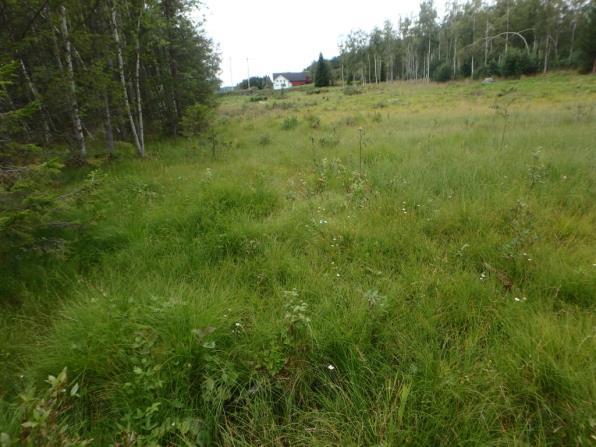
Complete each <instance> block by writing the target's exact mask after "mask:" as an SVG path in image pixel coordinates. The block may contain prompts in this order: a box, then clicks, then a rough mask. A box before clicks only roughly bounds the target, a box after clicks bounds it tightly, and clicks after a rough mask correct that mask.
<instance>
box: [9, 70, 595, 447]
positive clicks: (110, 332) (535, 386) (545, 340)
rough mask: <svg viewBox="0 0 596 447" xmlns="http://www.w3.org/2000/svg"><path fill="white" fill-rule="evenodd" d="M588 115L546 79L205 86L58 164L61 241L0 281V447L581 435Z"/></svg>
mask: <svg viewBox="0 0 596 447" xmlns="http://www.w3.org/2000/svg"><path fill="white" fill-rule="evenodd" d="M346 93H352V94H346ZM595 108H596V77H594V76H575V75H570V74H553V75H548V76H544V77H536V78H528V79H522V80H519V81H497V82H496V83H494V84H492V85H482V84H481V83H479V82H454V83H449V84H443V85H440V84H425V83H413V82H410V83H408V82H398V83H393V84H382V85H379V86H367V87H365V88H351V89H350V90H349V91H347V92H344V90H343V89H341V88H331V89H328V90H327V89H326V90H323V91H320V92H319V93H318V94H317V93H315V92H314V91H312V90H298V91H294V92H286V93H285V94H284V97H283V98H282V97H280V95H279V93H276V94H275V95H273V94H272V93H269V94H268V97H267V98H261V100H251V97H250V96H239V95H236V96H225V97H223V98H222V102H221V105H220V107H219V113H220V115H221V122H220V124H219V125H218V127H217V129H216V131H215V133H214V135H212V136H210V137H209V138H205V139H204V140H185V139H179V140H178V141H176V142H173V141H168V142H163V143H159V144H153V145H150V146H148V154H149V157H148V158H147V159H145V160H139V159H136V158H134V157H133V156H127V155H122V156H121V157H120V159H118V160H116V161H115V162H109V163H108V162H106V163H100V162H99V161H98V162H97V163H95V164H96V165H97V166H96V167H89V168H87V170H86V172H87V175H86V176H84V175H81V174H80V172H79V173H77V172H72V173H71V174H70V176H71V178H70V180H69V188H72V189H75V188H77V187H78V185H80V184H81V182H83V181H85V182H87V183H89V182H91V183H93V185H95V186H94V189H93V192H92V193H91V194H90V196H88V197H87V198H86V199H85V200H84V201H82V202H81V203H80V205H79V206H78V207H77V208H76V213H77V217H78V219H79V220H80V221H81V222H90V224H88V225H87V227H88V228H87V230H86V232H85V233H84V235H83V236H81V237H80V238H79V239H77V241H76V243H75V244H74V245H73V246H72V247H70V249H69V251H68V252H66V253H65V255H64V256H63V259H62V260H61V261H58V262H57V261H55V260H54V261H51V262H50V261H48V262H46V263H45V264H43V265H41V266H40V265H29V264H27V265H23V266H22V271H20V272H19V276H18V277H19V278H20V277H22V278H26V280H17V279H15V278H17V277H16V276H15V277H14V278H12V279H11V278H8V277H7V278H5V279H6V281H13V282H14V283H15V284H13V285H12V286H11V287H12V289H13V290H18V293H16V292H15V297H14V299H13V301H14V303H10V304H5V305H3V307H2V312H1V316H0V367H1V368H0V399H1V402H0V432H3V433H4V434H3V435H2V438H1V439H2V440H3V441H2V443H1V445H2V446H4V445H5V444H6V445H20V444H19V443H20V442H22V443H23V444H27V443H29V444H30V445H48V446H50V445H79V444H77V442H80V441H81V440H89V439H92V440H93V441H92V442H91V445H98V446H104V445H118V446H131V445H139V446H145V445H164V446H166V445H226V446H298V445H303V446H329V445H337V446H399V445H428V446H438V445H442V446H454V445H503V446H505V445H507V446H510V445H520V446H521V445H594V442H595V439H596V362H595V361H594V359H595V358H596V340H595V336H596V332H595V330H596V318H595V314H594V309H595V298H596V169H595V168H596V125H595V122H596V110H595ZM213 140H215V144H213ZM361 142H362V148H361ZM214 147H215V150H214V151H213V148H214ZM98 160H99V159H98ZM3 281H4V279H3ZM18 281H23V283H22V284H21V283H18ZM64 368H67V370H66V371H67V376H66V377H58V378H57V379H56V380H55V381H54V385H53V386H51V385H49V384H48V383H47V382H45V380H46V379H47V377H48V375H50V374H52V375H54V376H57V375H58V374H59V373H60V372H61V371H62V370H63V369H64ZM75 384H76V387H75V389H74V390H73V386H75ZM77 388H78V389H77ZM63 391H64V392H63ZM73 391H74V392H73ZM19 395H20V397H19ZM23 423H25V426H23V425H22V424H23ZM61 430H62V431H61ZM19 439H21V441H19ZM68 442H72V444H68Z"/></svg>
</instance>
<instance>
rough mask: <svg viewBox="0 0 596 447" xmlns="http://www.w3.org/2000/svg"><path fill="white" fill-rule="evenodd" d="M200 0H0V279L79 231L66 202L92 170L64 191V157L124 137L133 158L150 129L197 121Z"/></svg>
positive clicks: (71, 204)
mask: <svg viewBox="0 0 596 447" xmlns="http://www.w3.org/2000/svg"><path fill="white" fill-rule="evenodd" d="M199 7H200V3H199V2H198V1H197V0H0V48H1V51H0V276H1V277H3V278H11V281H16V280H17V278H19V275H22V272H23V271H24V270H23V265H24V263H25V260H26V259H28V258H34V259H37V257H38V256H39V255H42V256H45V255H60V256H64V254H65V253H66V252H68V248H67V247H68V244H72V243H73V241H75V240H77V239H78V238H81V237H86V236H84V234H85V233H84V225H83V224H84V223H83V222H79V221H78V220H77V219H76V218H73V217H72V216H76V214H77V213H74V212H72V210H75V209H76V208H77V207H80V206H83V205H82V203H84V204H85V205H84V206H87V207H89V206H91V205H92V203H93V195H92V194H91V190H92V189H93V188H96V187H97V184H98V181H99V180H98V178H99V177H98V176H97V175H95V174H94V172H91V173H90V174H89V177H88V179H87V180H86V181H84V182H82V183H81V185H80V187H77V189H75V190H72V191H69V193H67V194H65V193H64V191H63V189H62V187H61V185H63V184H64V181H65V180H66V176H62V175H61V174H62V172H63V169H64V167H65V165H66V163H69V164H71V165H72V166H73V167H74V166H80V165H83V164H86V163H87V159H88V158H89V155H88V153H89V148H90V147H94V149H95V148H97V149H99V148H101V147H103V148H105V151H104V152H105V153H106V155H107V158H112V157H114V156H115V155H116V153H115V151H116V148H119V147H125V146H127V145H128V146H129V147H130V146H132V147H131V149H132V150H133V151H136V153H137V154H138V155H139V156H141V157H142V156H144V155H145V142H146V141H147V140H148V139H150V138H157V137H161V136H176V135H177V134H178V133H179V132H180V131H181V130H183V131H185V133H188V132H191V133H192V132H196V131H203V130H204V128H205V123H206V122H207V121H208V120H209V119H210V117H211V116H212V115H213V106H214V92H215V90H216V88H217V86H218V85H219V81H218V80H217V77H216V74H217V71H218V64H219V61H218V56H217V54H216V53H215V52H214V49H213V45H212V42H211V41H210V40H209V39H208V38H207V37H206V36H205V34H204V32H203V31H202V28H201V23H200V22H197V21H196V20H195V19H193V17H194V16H195V14H196V13H197V12H199V11H200V10H199V9H198V8H199ZM181 127H182V128H181ZM133 148H134V149H133ZM86 227H89V226H88V225H87V226H86ZM35 262H37V261H35ZM9 283H10V281H8V280H7V281H5V282H3V284H1V285H0V297H2V295H4V294H9V295H10V294H11V293H12V290H13V286H11V285H10V284H9Z"/></svg>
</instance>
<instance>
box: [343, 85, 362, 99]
mask: <svg viewBox="0 0 596 447" xmlns="http://www.w3.org/2000/svg"><path fill="white" fill-rule="evenodd" d="M360 94H362V89H361V88H360V87H356V86H354V85H348V86H346V87H345V88H344V95H347V96H352V95H360Z"/></svg>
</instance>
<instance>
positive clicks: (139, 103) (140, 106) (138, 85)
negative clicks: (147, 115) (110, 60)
mask: <svg viewBox="0 0 596 447" xmlns="http://www.w3.org/2000/svg"><path fill="white" fill-rule="evenodd" d="M143 3H144V2H141V11H140V12H139V20H138V23H137V42H136V46H137V48H136V50H137V70H136V89H137V114H138V123H139V143H140V145H141V156H142V157H144V156H145V134H144V127H143V104H142V101H141V44H140V41H139V40H140V32H141V16H142V14H143V6H144V5H143Z"/></svg>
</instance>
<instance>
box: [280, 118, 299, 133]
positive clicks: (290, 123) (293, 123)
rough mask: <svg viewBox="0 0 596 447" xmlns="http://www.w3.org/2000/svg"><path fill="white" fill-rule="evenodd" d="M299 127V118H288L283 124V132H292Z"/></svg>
mask: <svg viewBox="0 0 596 447" xmlns="http://www.w3.org/2000/svg"><path fill="white" fill-rule="evenodd" d="M297 126H298V118H296V117H295V116H288V117H287V118H286V119H284V120H283V122H282V123H281V128H282V130H292V129H294V128H296V127H297Z"/></svg>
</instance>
